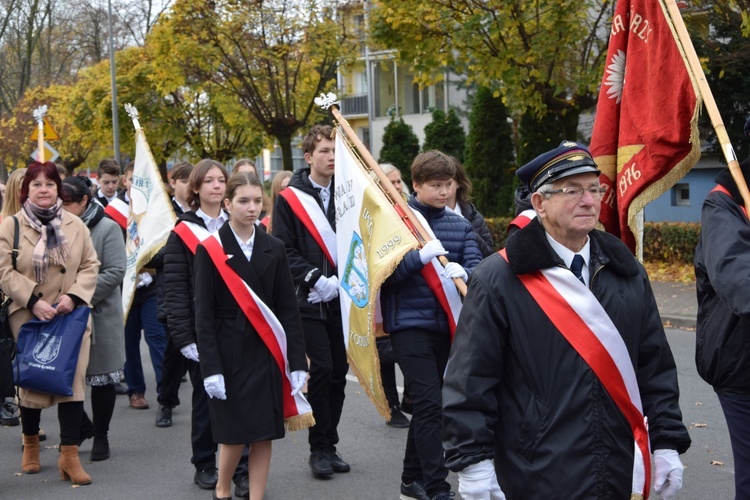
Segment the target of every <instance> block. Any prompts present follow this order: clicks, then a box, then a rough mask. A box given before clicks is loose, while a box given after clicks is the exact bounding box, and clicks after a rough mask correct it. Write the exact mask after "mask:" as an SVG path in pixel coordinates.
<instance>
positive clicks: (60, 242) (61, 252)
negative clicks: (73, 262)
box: [21, 198, 70, 283]
mask: <svg viewBox="0 0 750 500" xmlns="http://www.w3.org/2000/svg"><path fill="white" fill-rule="evenodd" d="M62 206H63V203H62V200H61V199H60V198H58V199H57V202H56V203H55V205H54V206H52V207H50V208H40V207H38V206H36V205H34V204H33V203H31V201H29V200H26V202H24V204H23V210H21V211H22V212H23V216H24V217H25V218H26V220H27V221H28V222H29V225H31V227H32V228H34V229H35V230H36V231H38V232H39V235H40V237H39V241H38V242H37V244H36V246H35V247H34V254H33V256H32V258H31V263H32V264H33V266H34V279H35V281H36V282H37V283H42V282H43V281H44V280H46V279H47V268H48V267H49V262H50V259H52V262H53V263H54V264H62V263H63V262H65V261H67V260H68V258H69V257H70V250H69V248H68V241H67V240H66V239H65V235H64V234H63V231H62V225H61V223H62V210H63V208H62Z"/></svg>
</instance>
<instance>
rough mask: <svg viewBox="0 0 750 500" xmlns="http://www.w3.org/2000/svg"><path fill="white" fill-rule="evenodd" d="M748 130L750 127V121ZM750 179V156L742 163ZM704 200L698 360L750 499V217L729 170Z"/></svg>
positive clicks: (739, 482)
mask: <svg viewBox="0 0 750 500" xmlns="http://www.w3.org/2000/svg"><path fill="white" fill-rule="evenodd" d="M745 130H747V131H748V132H750V120H749V121H748V125H747V126H746V128H745ZM740 167H741V171H742V174H743V177H744V178H745V179H750V158H747V159H746V160H745V161H743V162H742V164H741V165H740ZM716 183H717V188H716V189H714V190H713V191H711V192H710V193H709V194H708V196H707V197H706V200H705V201H704V202H703V209H702V212H701V235H700V240H699V241H698V245H697V246H696V248H695V279H696V292H697V293H698V322H697V325H696V326H697V328H696V331H695V364H696V367H697V369H698V374H699V375H700V376H701V378H703V380H705V381H706V382H708V383H709V384H711V386H712V387H713V388H714V391H716V394H717V395H718V397H719V402H720V403H721V408H722V410H723V412H724V417H725V419H726V421H727V428H728V430H729V437H730V439H731V443H732V454H733V456H734V468H735V475H734V484H735V494H736V495H735V498H750V445H748V443H750V422H749V421H748V419H747V415H748V412H750V294H748V288H747V284H748V281H747V278H748V275H749V273H750V222H748V216H747V213H746V212H745V208H744V201H743V199H742V196H741V195H740V192H739V189H738V188H737V184H736V183H735V181H734V179H733V177H732V175H731V174H730V173H729V169H725V170H723V171H721V172H719V174H718V175H717V176H716Z"/></svg>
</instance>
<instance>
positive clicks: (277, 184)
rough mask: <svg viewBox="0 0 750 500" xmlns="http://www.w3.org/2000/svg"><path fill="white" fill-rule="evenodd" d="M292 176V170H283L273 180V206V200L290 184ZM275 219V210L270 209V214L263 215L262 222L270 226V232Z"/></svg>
mask: <svg viewBox="0 0 750 500" xmlns="http://www.w3.org/2000/svg"><path fill="white" fill-rule="evenodd" d="M291 178H292V172H291V171H289V170H282V171H281V172H278V173H277V174H276V175H275V176H274V177H273V180H272V181H271V204H272V205H271V206H272V207H273V202H274V201H275V200H276V197H277V196H278V195H279V193H280V192H282V191H283V190H284V189H286V187H287V186H288V185H289V179H291ZM272 219H273V210H270V211H269V212H268V215H266V216H265V217H263V220H262V221H261V223H262V224H263V225H265V226H266V227H267V228H268V232H269V233H270V232H271V224H272Z"/></svg>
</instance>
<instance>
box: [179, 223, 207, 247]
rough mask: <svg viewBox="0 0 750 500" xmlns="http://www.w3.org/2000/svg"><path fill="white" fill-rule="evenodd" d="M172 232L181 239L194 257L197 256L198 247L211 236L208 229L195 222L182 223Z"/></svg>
mask: <svg viewBox="0 0 750 500" xmlns="http://www.w3.org/2000/svg"><path fill="white" fill-rule="evenodd" d="M172 231H174V232H175V233H176V234H177V236H179V237H180V239H181V240H182V242H183V243H184V244H185V246H186V247H188V250H190V253H192V254H193V255H195V252H196V250H197V249H198V245H199V244H200V243H202V242H203V241H204V240H205V239H206V238H208V237H209V236H211V233H209V232H208V230H207V229H206V228H204V227H201V226H200V224H196V223H195V222H187V221H181V222H180V223H179V224H177V225H176V226H175V227H174V229H172Z"/></svg>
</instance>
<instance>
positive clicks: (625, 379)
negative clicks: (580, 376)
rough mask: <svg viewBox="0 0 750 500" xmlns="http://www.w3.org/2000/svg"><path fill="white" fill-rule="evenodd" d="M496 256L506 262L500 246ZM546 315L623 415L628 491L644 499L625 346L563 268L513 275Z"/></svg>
mask: <svg viewBox="0 0 750 500" xmlns="http://www.w3.org/2000/svg"><path fill="white" fill-rule="evenodd" d="M499 253H500V255H502V256H503V258H504V259H505V260H506V261H507V260H508V256H507V254H506V252H505V249H503V250H501V251H500V252H499ZM518 279H519V280H521V283H523V285H524V286H525V287H526V289H527V290H528V291H529V293H530V294H531V296H532V297H533V298H534V300H535V301H536V303H537V304H538V305H539V307H541V308H542V311H544V313H545V315H547V317H548V318H549V320H550V321H551V322H552V324H553V325H554V326H555V328H557V329H558V330H559V331H560V333H561V334H562V335H563V337H565V339H566V340H567V341H568V342H569V343H570V345H571V346H572V347H573V348H574V349H575V350H576V352H577V353H578V354H579V355H580V356H581V358H583V360H584V361H585V362H586V363H587V364H588V365H589V367H590V368H591V369H592V370H593V372H594V373H595V374H596V376H597V377H598V378H599V381H600V382H601V383H602V385H603V386H604V388H605V389H606V390H607V392H608V393H609V395H610V397H611V398H612V399H613V400H614V402H615V404H617V407H618V408H619V409H620V411H621V412H622V414H623V415H624V416H625V418H626V419H627V420H628V423H629V424H630V428H631V430H632V432H633V436H634V439H635V445H634V453H633V482H632V493H633V494H634V495H642V498H648V494H649V489H650V482H651V455H650V453H651V452H650V444H649V438H648V422H647V419H646V417H645V416H644V415H643V405H642V403H641V395H640V391H639V389H638V380H637V378H636V374H635V370H634V368H633V364H632V361H631V359H630V355H629V354H628V350H627V347H626V346H625V343H624V342H623V340H622V337H621V336H620V333H619V332H618V330H617V327H616V326H615V325H614V323H613V322H612V319H611V318H610V317H609V315H608V314H607V312H606V311H605V310H604V308H603V307H602V305H601V304H600V303H599V301H598V300H597V299H596V297H595V296H594V295H593V293H592V292H591V290H589V289H588V287H586V285H584V284H583V283H581V282H580V281H579V280H578V278H576V277H575V276H574V275H573V273H572V272H570V271H569V270H568V269H565V268H562V267H553V268H550V269H543V270H541V271H537V272H535V273H532V274H521V275H518Z"/></svg>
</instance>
